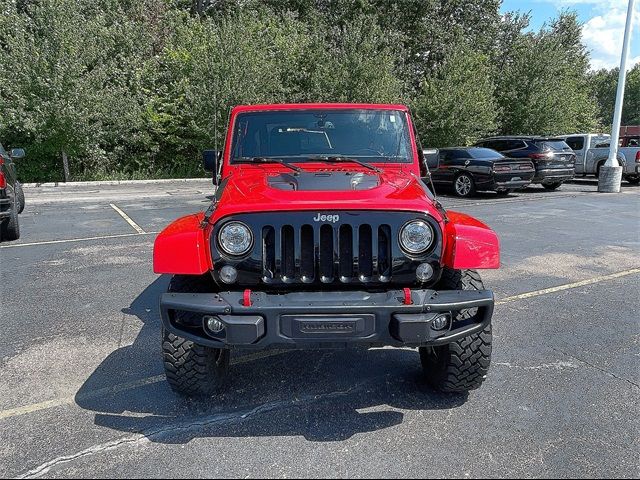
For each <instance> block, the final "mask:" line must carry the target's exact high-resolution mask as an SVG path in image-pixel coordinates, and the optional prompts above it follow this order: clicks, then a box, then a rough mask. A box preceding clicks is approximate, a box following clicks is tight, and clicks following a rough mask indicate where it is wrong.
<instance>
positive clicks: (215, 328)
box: [203, 315, 224, 333]
mask: <svg viewBox="0 0 640 480" xmlns="http://www.w3.org/2000/svg"><path fill="white" fill-rule="evenodd" d="M203 320H204V324H205V325H206V327H207V330H209V331H210V332H211V333H220V332H221V331H222V330H224V323H222V320H220V319H219V318H218V317H210V316H208V315H206V316H205V317H203Z"/></svg>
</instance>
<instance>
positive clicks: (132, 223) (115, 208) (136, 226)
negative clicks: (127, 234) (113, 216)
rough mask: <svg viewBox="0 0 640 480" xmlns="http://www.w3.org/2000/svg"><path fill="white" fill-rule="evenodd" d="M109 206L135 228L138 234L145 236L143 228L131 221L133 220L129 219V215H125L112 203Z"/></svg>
mask: <svg viewBox="0 0 640 480" xmlns="http://www.w3.org/2000/svg"><path fill="white" fill-rule="evenodd" d="M109 206H110V207H111V208H113V209H114V210H115V211H116V212H118V214H119V215H120V216H121V217H122V218H124V220H125V221H126V222H127V223H128V224H129V225H131V226H132V227H133V229H134V230H135V231H136V232H138V233H139V234H141V235H144V234H145V233H147V232H145V231H144V230H143V229H142V227H141V226H140V225H138V224H137V223H136V222H134V221H133V220H131V218H130V217H129V215H127V214H126V213H124V212H123V211H122V210H121V209H120V208H118V207H117V206H116V205H114V204H113V203H110V204H109Z"/></svg>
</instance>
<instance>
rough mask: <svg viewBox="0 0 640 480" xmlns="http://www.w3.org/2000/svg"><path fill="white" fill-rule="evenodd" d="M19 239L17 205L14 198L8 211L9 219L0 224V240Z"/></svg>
mask: <svg viewBox="0 0 640 480" xmlns="http://www.w3.org/2000/svg"><path fill="white" fill-rule="evenodd" d="M19 238H20V223H19V221H18V205H17V204H16V200H15V198H14V201H13V203H12V204H11V209H10V210H9V218H5V219H4V220H3V221H2V222H1V223H0V239H2V240H9V241H12V240H18V239H19Z"/></svg>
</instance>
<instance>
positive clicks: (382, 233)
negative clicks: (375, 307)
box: [261, 223, 393, 283]
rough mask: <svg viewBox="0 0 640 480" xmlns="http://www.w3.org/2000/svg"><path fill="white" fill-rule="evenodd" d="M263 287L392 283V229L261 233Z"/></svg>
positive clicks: (323, 227)
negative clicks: (276, 285) (274, 283)
mask: <svg viewBox="0 0 640 480" xmlns="http://www.w3.org/2000/svg"><path fill="white" fill-rule="evenodd" d="M261 238H262V274H263V275H262V276H263V281H264V282H265V283H273V282H285V283H289V282H303V283H313V282H314V281H320V282H322V283H332V282H334V281H340V282H342V283H349V282H353V281H360V282H371V281H381V282H386V281H389V279H390V277H391V255H392V251H391V245H392V241H393V239H392V237H391V226H390V225H386V224H382V225H369V224H362V225H346V224H343V225H332V224H326V223H325V224H314V225H312V224H304V225H302V226H300V227H298V228H296V227H294V226H293V225H282V226H265V227H263V228H262V235H261Z"/></svg>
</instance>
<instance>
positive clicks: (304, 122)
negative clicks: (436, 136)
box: [230, 108, 415, 164]
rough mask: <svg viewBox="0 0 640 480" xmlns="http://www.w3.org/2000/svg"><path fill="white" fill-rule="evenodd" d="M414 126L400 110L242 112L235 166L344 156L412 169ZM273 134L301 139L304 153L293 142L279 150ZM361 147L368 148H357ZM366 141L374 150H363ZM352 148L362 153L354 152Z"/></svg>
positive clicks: (234, 135)
mask: <svg viewBox="0 0 640 480" xmlns="http://www.w3.org/2000/svg"><path fill="white" fill-rule="evenodd" d="M311 121H312V122H313V124H312V123H311ZM250 122H252V123H250ZM375 122H377V123H375ZM409 126H410V124H409V119H408V115H407V112H406V111H403V110H399V109H380V108H371V109H369V108H309V109H291V110H256V111H249V112H242V113H239V114H238V115H237V116H236V118H235V120H234V125H233V130H232V138H231V150H230V163H231V164H240V163H245V164H246V163H250V161H248V160H249V159H251V158H253V157H261V158H267V159H268V158H274V159H280V160H284V161H286V162H288V163H291V162H295V163H305V162H314V161H317V160H314V159H313V157H321V156H334V157H335V156H340V157H350V158H355V159H358V160H360V161H363V162H366V163H393V164H398V163H401V164H411V163H413V162H414V161H415V158H414V149H413V147H412V143H411V135H410V127H409ZM358 129H359V130H358ZM374 130H375V134H376V136H375V137H373V136H364V137H363V135H362V134H364V133H368V134H371V135H372V132H374ZM380 132H382V133H380ZM337 133H339V135H338V134H337ZM274 134H275V135H279V136H280V138H285V135H284V134H287V135H286V137H289V136H290V137H291V138H294V140H295V137H298V138H297V144H299V145H300V148H299V150H300V151H296V146H297V145H294V144H295V143H296V141H293V142H289V144H288V145H285V146H284V148H277V147H281V145H277V146H276V147H274V145H273V143H270V141H271V140H272V139H273V138H274ZM358 134H360V135H358ZM349 142H351V144H349ZM357 142H363V143H362V144H361V145H357ZM367 142H368V143H369V146H365V145H364V143H367ZM285 143H286V142H285ZM303 144H306V146H308V149H307V150H304V149H303V148H302V145H303ZM287 147H288V148H289V150H287ZM347 147H351V148H357V149H358V150H359V151H350V150H349V148H347Z"/></svg>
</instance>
